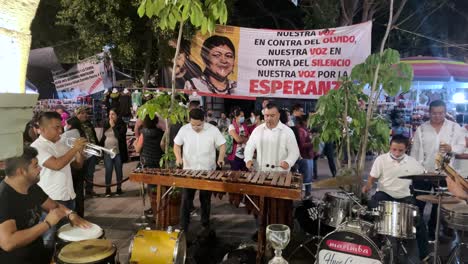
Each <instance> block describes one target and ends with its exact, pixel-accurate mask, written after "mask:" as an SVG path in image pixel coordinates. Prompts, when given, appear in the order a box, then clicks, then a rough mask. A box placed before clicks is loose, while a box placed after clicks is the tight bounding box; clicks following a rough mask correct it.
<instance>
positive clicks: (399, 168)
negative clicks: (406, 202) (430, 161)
mask: <svg viewBox="0 0 468 264" xmlns="http://www.w3.org/2000/svg"><path fill="white" fill-rule="evenodd" d="M421 173H424V167H423V166H422V165H421V164H420V163H419V162H417V161H416V159H414V158H413V157H410V156H408V155H405V158H403V160H401V161H400V162H398V161H396V160H394V159H392V158H391V157H390V154H389V153H386V154H382V155H380V156H378V157H377V158H376V159H375V161H374V164H373V165H372V169H371V172H370V175H371V177H374V178H377V179H378V180H379V181H378V184H377V191H382V192H385V193H387V194H388V195H390V196H392V197H393V198H395V199H400V198H404V197H407V196H411V192H410V188H409V187H410V185H411V180H404V179H400V178H398V177H399V176H404V175H415V174H421Z"/></svg>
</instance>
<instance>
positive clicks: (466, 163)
mask: <svg viewBox="0 0 468 264" xmlns="http://www.w3.org/2000/svg"><path fill="white" fill-rule="evenodd" d="M463 129H464V130H465V137H468V130H466V129H465V128H463ZM464 153H465V154H466V153H468V148H466V147H465V152H464ZM453 168H454V169H455V170H456V171H457V172H458V173H459V174H460V175H461V176H462V177H463V178H468V160H466V159H454V161H453Z"/></svg>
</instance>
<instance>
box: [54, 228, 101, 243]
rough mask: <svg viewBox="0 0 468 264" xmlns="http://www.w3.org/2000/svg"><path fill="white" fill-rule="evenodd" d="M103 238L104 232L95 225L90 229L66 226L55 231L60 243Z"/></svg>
mask: <svg viewBox="0 0 468 264" xmlns="http://www.w3.org/2000/svg"><path fill="white" fill-rule="evenodd" d="M103 236H104V231H103V230H102V228H101V227H99V226H98V225H96V224H92V226H91V227H90V228H81V227H76V226H71V225H70V224H66V225H63V226H62V227H60V228H59V230H58V231H57V237H58V238H59V241H60V242H62V243H68V242H76V241H83V240H88V239H97V238H102V237H103Z"/></svg>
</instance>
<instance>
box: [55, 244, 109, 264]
mask: <svg viewBox="0 0 468 264" xmlns="http://www.w3.org/2000/svg"><path fill="white" fill-rule="evenodd" d="M116 252H117V250H116V247H115V245H114V244H112V242H111V241H109V240H104V239H90V240H83V241H78V242H71V243H70V244H68V245H66V246H64V247H63V248H62V249H61V250H60V252H59V254H58V256H57V263H59V264H91V263H92V264H115V263H116V262H115V255H116Z"/></svg>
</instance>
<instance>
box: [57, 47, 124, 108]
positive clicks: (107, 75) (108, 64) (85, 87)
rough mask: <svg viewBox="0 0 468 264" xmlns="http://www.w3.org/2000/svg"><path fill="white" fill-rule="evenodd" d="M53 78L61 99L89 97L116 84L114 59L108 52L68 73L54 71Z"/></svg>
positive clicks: (92, 58)
mask: <svg viewBox="0 0 468 264" xmlns="http://www.w3.org/2000/svg"><path fill="white" fill-rule="evenodd" d="M52 76H53V79H54V84H55V88H56V89H57V94H58V96H59V98H60V99H72V98H76V97H79V96H87V95H90V94H93V93H97V92H100V91H103V90H104V89H108V88H111V87H112V86H113V84H114V83H115V74H114V66H113V63H112V58H111V56H110V54H109V53H107V52H106V53H104V52H102V53H99V54H96V55H95V56H92V57H89V58H86V59H84V60H82V61H80V62H78V63H77V64H76V65H74V66H73V67H71V68H70V69H68V70H67V71H65V70H60V71H53V72H52Z"/></svg>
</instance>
